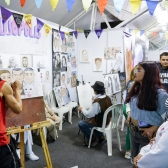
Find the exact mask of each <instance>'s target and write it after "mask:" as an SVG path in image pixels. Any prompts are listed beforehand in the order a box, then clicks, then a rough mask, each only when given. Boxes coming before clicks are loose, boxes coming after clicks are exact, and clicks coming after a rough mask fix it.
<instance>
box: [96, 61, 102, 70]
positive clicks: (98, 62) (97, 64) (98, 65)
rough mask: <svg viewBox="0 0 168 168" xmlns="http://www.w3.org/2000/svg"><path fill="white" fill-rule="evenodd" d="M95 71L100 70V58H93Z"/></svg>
mask: <svg viewBox="0 0 168 168" xmlns="http://www.w3.org/2000/svg"><path fill="white" fill-rule="evenodd" d="M95 65H96V71H101V66H102V58H95Z"/></svg>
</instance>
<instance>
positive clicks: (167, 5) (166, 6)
mask: <svg viewBox="0 0 168 168" xmlns="http://www.w3.org/2000/svg"><path fill="white" fill-rule="evenodd" d="M164 6H165V8H166V10H168V1H164Z"/></svg>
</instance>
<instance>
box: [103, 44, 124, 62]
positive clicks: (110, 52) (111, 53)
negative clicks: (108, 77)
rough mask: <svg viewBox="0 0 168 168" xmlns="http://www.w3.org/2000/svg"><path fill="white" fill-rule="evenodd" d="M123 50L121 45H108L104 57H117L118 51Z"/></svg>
mask: <svg viewBox="0 0 168 168" xmlns="http://www.w3.org/2000/svg"><path fill="white" fill-rule="evenodd" d="M120 52H121V47H106V48H105V50H104V59H107V60H109V59H116V56H117V53H120Z"/></svg>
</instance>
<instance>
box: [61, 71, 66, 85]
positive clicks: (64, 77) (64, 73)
mask: <svg viewBox="0 0 168 168" xmlns="http://www.w3.org/2000/svg"><path fill="white" fill-rule="evenodd" d="M61 85H67V72H61Z"/></svg>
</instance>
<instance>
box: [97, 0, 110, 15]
mask: <svg viewBox="0 0 168 168" xmlns="http://www.w3.org/2000/svg"><path fill="white" fill-rule="evenodd" d="M107 2H108V0H98V7H99V11H100V14H101V15H102V13H103V12H104V8H105V7H106V5H107Z"/></svg>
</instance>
